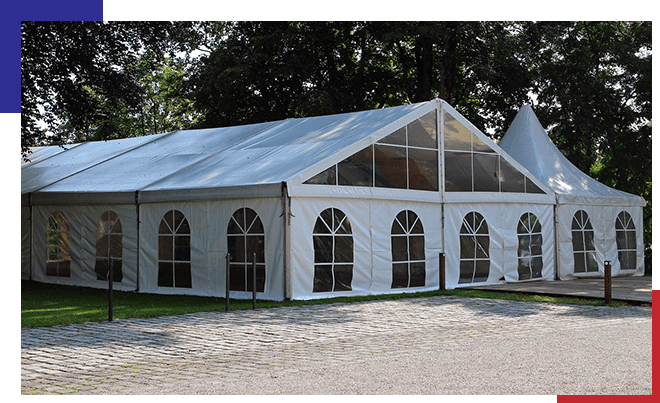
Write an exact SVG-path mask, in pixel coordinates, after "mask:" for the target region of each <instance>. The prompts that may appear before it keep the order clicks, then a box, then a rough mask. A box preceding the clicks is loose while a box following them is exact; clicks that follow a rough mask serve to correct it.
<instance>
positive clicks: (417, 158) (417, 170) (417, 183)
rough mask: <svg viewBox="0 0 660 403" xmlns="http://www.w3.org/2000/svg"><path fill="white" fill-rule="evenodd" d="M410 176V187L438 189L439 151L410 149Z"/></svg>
mask: <svg viewBox="0 0 660 403" xmlns="http://www.w3.org/2000/svg"><path fill="white" fill-rule="evenodd" d="M408 176H409V181H410V189H415V190H432V191H437V190H438V152H437V151H435V150H420V149H415V148H409V149H408Z"/></svg>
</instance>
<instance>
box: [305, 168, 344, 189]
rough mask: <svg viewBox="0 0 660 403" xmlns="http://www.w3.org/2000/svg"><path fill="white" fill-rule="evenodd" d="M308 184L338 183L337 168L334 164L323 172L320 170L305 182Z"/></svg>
mask: <svg viewBox="0 0 660 403" xmlns="http://www.w3.org/2000/svg"><path fill="white" fill-rule="evenodd" d="M304 183H305V184H308V185H336V184H337V169H336V167H335V166H334V165H333V166H331V167H330V168H328V169H326V170H325V171H323V172H320V173H318V174H316V175H314V176H312V177H311V178H309V179H308V180H306V181H305V182H304Z"/></svg>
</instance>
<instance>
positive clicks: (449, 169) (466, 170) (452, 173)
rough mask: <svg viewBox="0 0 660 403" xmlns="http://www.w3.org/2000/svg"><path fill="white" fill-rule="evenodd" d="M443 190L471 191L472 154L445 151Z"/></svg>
mask: <svg viewBox="0 0 660 403" xmlns="http://www.w3.org/2000/svg"><path fill="white" fill-rule="evenodd" d="M445 190H446V191H447V192H471V191H472V154H470V153H460V152H452V151H445Z"/></svg>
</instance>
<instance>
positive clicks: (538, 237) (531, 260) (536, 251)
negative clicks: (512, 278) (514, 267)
mask: <svg viewBox="0 0 660 403" xmlns="http://www.w3.org/2000/svg"><path fill="white" fill-rule="evenodd" d="M542 245H543V235H542V234H541V223H540V222H539V220H538V218H536V216H535V215H534V214H532V213H525V214H523V215H522V217H520V220H519V221H518V280H529V279H533V278H540V277H541V276H542V275H541V271H542V270H543V249H542Z"/></svg>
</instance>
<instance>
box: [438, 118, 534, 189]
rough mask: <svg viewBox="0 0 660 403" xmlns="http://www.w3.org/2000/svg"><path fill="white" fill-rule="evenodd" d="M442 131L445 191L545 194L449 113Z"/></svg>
mask: <svg viewBox="0 0 660 403" xmlns="http://www.w3.org/2000/svg"><path fill="white" fill-rule="evenodd" d="M443 129H444V156H445V191H447V192H505V193H543V194H544V193H545V192H543V191H542V190H541V189H540V188H539V187H538V186H536V185H535V184H534V183H533V182H532V180H531V179H529V178H528V177H526V176H525V175H524V174H523V173H522V172H520V171H519V170H518V169H517V168H515V167H514V166H513V165H512V164H511V163H510V162H509V161H507V159H506V158H505V157H504V156H502V155H501V154H499V153H498V152H497V151H496V150H494V149H493V148H492V147H491V146H489V145H488V144H486V142H484V141H483V140H481V139H480V138H479V136H477V135H476V133H474V132H472V131H471V130H470V129H469V128H467V127H465V125H463V124H462V123H460V122H459V121H458V119H456V117H454V116H453V115H452V114H451V113H449V112H445V113H444V127H443Z"/></svg>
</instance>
